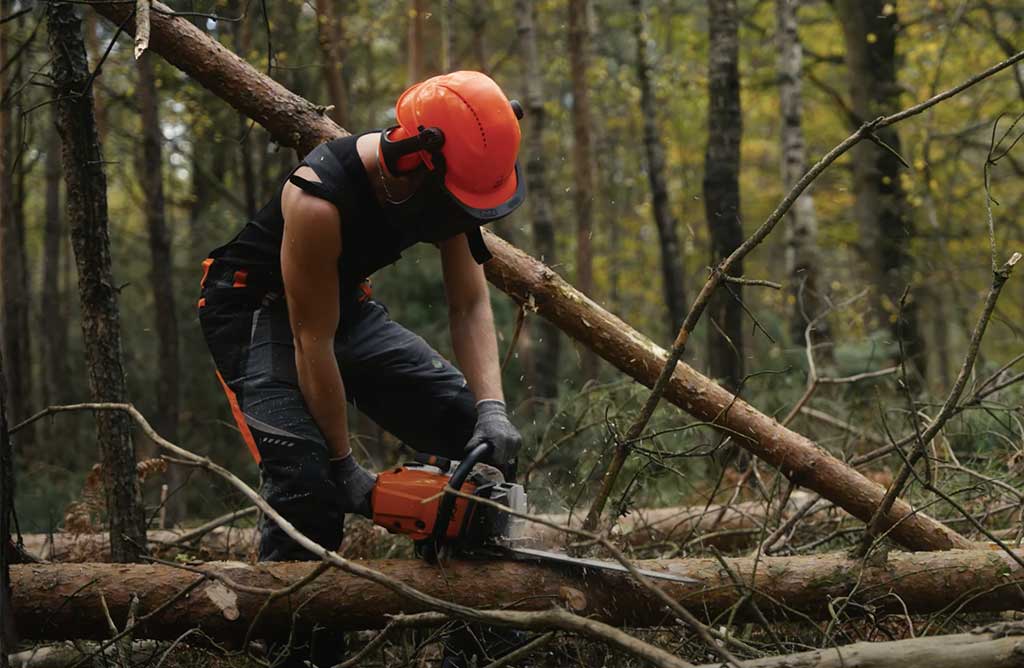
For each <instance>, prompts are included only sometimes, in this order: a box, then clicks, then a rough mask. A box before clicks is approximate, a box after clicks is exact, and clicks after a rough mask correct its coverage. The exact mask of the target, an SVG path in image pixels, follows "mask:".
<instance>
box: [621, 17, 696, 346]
mask: <svg viewBox="0 0 1024 668" xmlns="http://www.w3.org/2000/svg"><path fill="white" fill-rule="evenodd" d="M631 4H632V7H633V13H634V15H635V16H634V23H633V34H634V37H635V39H636V77H637V82H638V83H639V84H640V112H641V116H643V119H644V154H645V156H646V157H647V179H648V181H649V182H650V184H651V203H652V204H653V209H654V224H655V226H656V227H657V228H658V241H659V242H660V246H661V280H662V283H663V291H664V293H665V306H666V307H667V308H668V316H669V322H671V323H672V333H673V334H674V333H675V332H678V331H679V328H680V327H682V326H683V319H684V318H686V291H685V285H684V280H685V279H684V278H683V277H684V272H683V256H682V249H681V248H680V246H679V235H678V234H677V233H676V219H675V217H674V216H673V215H672V210H671V208H670V205H669V201H668V185H667V184H666V183H665V147H664V146H663V145H662V142H661V138H660V135H659V133H658V104H657V102H656V101H655V99H654V90H653V87H652V86H651V76H652V73H651V64H650V60H649V58H648V55H647V16H646V13H645V9H644V3H643V0H631Z"/></svg>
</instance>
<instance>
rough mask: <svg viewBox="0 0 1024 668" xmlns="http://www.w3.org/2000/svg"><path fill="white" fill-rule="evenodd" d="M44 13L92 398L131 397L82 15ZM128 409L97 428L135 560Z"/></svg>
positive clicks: (115, 537) (117, 547) (137, 515)
mask: <svg viewBox="0 0 1024 668" xmlns="http://www.w3.org/2000/svg"><path fill="white" fill-rule="evenodd" d="M46 20H47V28H48V33H49V40H50V53H51V57H52V68H53V82H54V95H55V96H56V100H57V102H56V104H57V114H58V116H57V118H58V122H57V126H58V129H59V131H60V134H61V140H62V143H63V146H62V150H63V158H64V178H65V186H66V189H67V190H66V192H67V216H68V221H69V224H70V226H71V238H72V242H73V245H74V251H75V262H76V264H77V265H78V293H79V298H80V300H81V313H82V340H83V341H84V344H85V357H86V365H87V367H88V372H89V390H90V394H91V396H92V399H93V401H112V402H123V401H125V400H126V390H125V377H124V369H123V368H122V366H121V327H120V322H119V313H118V305H117V288H116V285H115V283H114V278H113V276H112V275H111V271H110V237H109V234H108V231H107V180H106V175H105V174H104V171H103V164H104V163H103V156H102V154H101V152H100V145H99V137H98V135H97V131H96V121H95V118H94V116H93V107H92V91H91V89H90V88H87V87H86V85H85V84H86V83H87V82H88V80H89V67H88V64H87V62H86V57H85V46H84V44H83V43H82V22H81V20H79V18H78V15H77V14H76V12H75V9H74V5H70V4H64V3H56V2H52V3H48V4H47V5H46ZM129 420H130V419H129V417H128V416H127V415H125V414H123V413H119V412H110V411H103V412H99V413H97V414H96V436H97V441H98V442H99V447H100V457H101V462H102V464H103V470H104V483H105V490H106V496H107V509H108V523H109V528H110V550H111V557H112V558H113V560H114V561H123V562H127V561H135V560H137V559H138V557H139V555H140V554H142V553H144V551H145V549H146V533H145V512H144V509H143V507H142V499H141V496H140V493H139V485H138V478H137V476H136V473H135V451H134V448H133V446H132V440H131V429H130V426H131V424H130V421H129Z"/></svg>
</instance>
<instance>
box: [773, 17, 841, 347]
mask: <svg viewBox="0 0 1024 668" xmlns="http://www.w3.org/2000/svg"><path fill="white" fill-rule="evenodd" d="M799 7H800V0H776V2H775V16H776V23H777V26H776V31H775V35H776V43H777V46H778V50H779V106H780V112H781V116H782V185H783V187H784V188H785V189H786V190H789V189H790V188H792V187H793V185H794V184H795V183H796V182H797V181H798V180H799V179H800V177H801V176H803V175H804V172H806V171H807V154H806V149H805V146H804V131H803V127H802V126H801V115H802V114H803V97H802V91H801V89H802V86H801V81H800V76H801V68H802V61H803V47H802V45H801V44H800V34H799V32H798V31H797V20H796V19H797V10H798V9H799ZM786 218H787V221H786V222H787V225H786V274H787V275H788V276H789V294H788V295H787V297H788V299H789V300H790V301H791V310H790V316H789V332H790V337H791V338H792V340H793V342H794V343H795V344H796V345H803V344H804V341H805V339H804V330H805V329H806V327H807V323H808V322H809V321H810V320H813V319H814V318H815V317H817V316H818V315H819V314H820V313H821V312H822V308H823V305H824V299H823V298H822V293H821V290H822V284H823V281H822V278H821V260H820V257H819V253H818V217H817V214H816V213H815V210H814V198H813V197H812V196H811V194H810V193H809V192H805V193H804V194H803V195H801V196H800V197H799V199H797V201H796V202H795V203H794V204H793V208H792V209H790V210H789V213H788V214H787V216H786ZM824 338H828V328H827V325H826V324H825V322H824V320H822V321H821V322H818V323H817V325H816V327H815V332H814V337H813V338H812V339H811V342H812V343H813V342H814V341H816V340H820V339H824Z"/></svg>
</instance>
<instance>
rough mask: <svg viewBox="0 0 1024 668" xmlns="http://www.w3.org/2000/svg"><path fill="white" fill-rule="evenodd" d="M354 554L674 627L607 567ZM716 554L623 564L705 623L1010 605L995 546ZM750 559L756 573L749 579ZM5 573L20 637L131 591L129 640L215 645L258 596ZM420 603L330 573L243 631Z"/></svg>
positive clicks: (220, 570)
mask: <svg viewBox="0 0 1024 668" xmlns="http://www.w3.org/2000/svg"><path fill="white" fill-rule="evenodd" d="M1022 554H1024V552H1022ZM364 563H365V564H366V565H368V566H370V567H372V568H374V569H377V570H379V571H382V572H384V573H387V574H388V575H390V576H391V577H393V578H395V579H398V580H401V581H403V582H407V583H410V584H413V585H414V586H416V587H417V588H418V589H419V590H421V591H423V592H425V593H428V594H431V595H433V596H438V597H443V598H446V599H448V600H451V601H453V602H457V603H460V604H463V605H468V606H473V607H476V608H487V609H494V608H499V607H502V606H514V609H516V610H543V609H547V608H549V607H550V606H552V605H557V604H563V605H568V606H569V607H570V608H571V609H573V610H574V611H575V612H577V613H578V614H580V615H584V616H587V617H589V618H592V619H596V620H600V621H604V622H608V623H612V624H618V625H629V626H660V625H674V624H676V623H677V622H676V620H675V617H674V615H672V614H671V613H669V612H667V611H666V610H665V608H664V606H663V605H661V604H660V603H659V602H658V601H657V600H656V599H655V598H653V597H652V595H651V594H650V593H649V592H648V591H647V590H646V589H644V588H642V587H638V586H637V584H636V583H635V582H633V581H631V580H630V579H629V578H628V577H625V576H622V575H617V574H609V573H603V572H594V571H589V572H586V573H581V572H579V571H577V570H574V569H565V568H561V567H556V566H549V565H542V564H536V563H527V562H514V561H477V562H468V561H460V562H449V563H446V564H445V565H444V567H443V568H438V567H436V566H431V565H428V564H426V563H424V562H422V561H414V560H382V561H371V562H364ZM725 563H727V564H728V566H729V569H730V570H731V571H732V573H731V574H730V573H728V572H725V571H724V569H723V568H722V566H721V564H720V563H719V562H718V561H717V560H713V559H678V560H662V561H656V560H651V561H639V562H637V565H638V566H641V567H643V568H649V569H652V570H663V571H669V572H673V573H677V574H680V575H686V576H690V577H694V578H698V579H700V580H701V582H702V585H683V584H676V583H671V582H659V583H658V586H660V587H662V588H663V589H664V591H665V592H666V593H668V594H669V595H671V596H673V597H674V598H675V599H676V600H678V601H679V602H680V603H681V604H682V605H684V606H686V607H687V608H689V609H690V610H691V611H692V612H693V613H694V614H695V615H697V616H698V617H700V618H702V619H706V620H708V621H709V622H713V621H715V620H717V619H719V618H721V617H722V616H723V615H725V614H727V613H728V612H730V609H731V608H732V607H734V606H736V605H737V604H738V603H740V602H741V601H742V600H745V596H746V595H747V594H749V593H750V592H751V591H753V592H755V593H754V594H753V600H754V601H756V603H757V605H758V606H759V607H760V609H761V611H763V612H764V614H765V615H766V616H767V617H768V618H769V619H772V620H773V621H778V622H781V621H786V620H791V621H802V622H804V621H806V620H807V619H808V618H810V619H830V618H831V616H832V615H833V614H837V615H839V616H840V618H841V617H843V616H844V611H845V614H849V615H858V614H863V612H864V611H865V610H870V611H871V612H872V614H874V615H875V616H876V617H878V616H880V615H883V614H885V613H893V614H897V615H903V614H904V610H905V609H906V610H910V611H912V612H913V613H914V614H928V613H932V612H935V611H938V610H947V611H949V612H951V613H952V612H959V611H967V610H971V611H995V610H1019V609H1022V608H1024V599H1022V598H1021V596H1020V593H1019V587H1020V585H1021V584H1024V571H1021V569H1020V568H1019V567H1018V566H1017V565H1016V564H1015V562H1013V560H1011V559H1010V558H1009V557H1008V556H1007V555H1006V554H1003V553H1001V552H995V551H991V550H964V551H959V550H957V551H947V552H933V553H929V554H923V553H918V554H911V553H894V554H892V555H890V558H889V560H888V562H887V563H886V564H885V565H883V566H867V567H862V562H859V561H851V560H849V559H847V558H846V557H845V556H844V555H818V556H810V557H763V558H761V559H760V561H755V560H754V559H750V558H735V559H733V558H726V559H725ZM315 567H316V564H311V563H262V564H257V565H255V566H250V565H246V564H242V563H238V562H214V563H208V564H204V565H202V566H201V568H202V569H203V570H204V571H207V572H209V573H213V574H221V575H223V576H225V577H228V578H230V579H231V580H233V581H234V582H235V583H238V584H240V585H245V586H250V587H253V586H255V587H264V588H280V587H284V586H286V585H288V584H289V583H293V582H296V581H298V580H300V579H301V578H302V577H303V576H305V575H307V574H308V573H309V572H310V571H311V570H313V569H314V568H315ZM755 569H756V574H757V575H756V581H754V582H751V578H752V575H751V574H752V572H753V571H754V570H755ZM733 577H735V578H737V580H738V581H739V582H740V586H737V585H736V584H734V582H733ZM12 580H13V588H14V597H13V608H14V614H15V620H16V623H17V626H18V630H19V632H20V634H21V637H23V638H26V639H40V640H41V639H53V640H60V639H67V638H105V637H108V634H109V629H108V626H107V621H106V618H105V617H104V615H103V611H102V607H101V605H100V602H99V597H100V594H102V595H103V597H104V599H105V601H106V604H107V606H108V608H109V609H110V612H111V615H112V616H113V619H114V621H115V622H116V623H117V624H123V622H124V620H125V618H126V616H127V613H128V606H129V603H130V601H131V598H132V596H138V597H139V615H140V616H142V615H146V614H148V613H151V612H152V611H154V610H156V609H157V608H158V607H159V606H161V605H164V604H167V603H168V602H169V601H172V602H171V603H170V604H168V605H167V606H166V608H164V609H163V610H161V611H160V612H159V613H157V614H154V615H153V617H152V618H149V619H147V620H146V622H145V623H144V624H142V625H141V626H140V628H138V629H136V631H135V632H134V637H135V638H154V639H172V638H175V637H177V636H178V635H180V634H181V633H184V632H185V631H186V630H188V629H190V628H195V627H199V628H201V630H202V631H203V632H204V633H207V634H209V635H210V636H211V637H212V638H214V639H216V640H217V641H220V642H237V641H238V640H240V639H241V638H243V637H244V636H245V633H246V630H247V629H248V627H249V626H250V624H251V623H252V622H253V620H254V618H255V616H256V612H257V611H258V610H259V608H260V607H261V606H262V605H263V603H264V601H265V600H266V596H265V595H262V594H253V593H246V592H244V591H235V590H232V589H230V588H229V587H228V586H226V585H225V584H224V583H223V582H221V581H218V580H216V579H213V578H206V577H204V576H203V575H199V574H197V573H194V572H190V571H186V570H182V569H177V568H171V567H167V566H161V565H138V564H132V565H121V564H25V565H18V566H14V567H13V568H12ZM190 586H192V587H193V588H192V589H191V590H189V587H190ZM185 594H187V595H185ZM176 597H177V598H176ZM842 601H848V602H849V603H850V605H849V606H848V607H847V606H846V604H845V603H843V602H842ZM830 605H831V606H832V609H831V610H830ZM904 605H905V606H906V608H904ZM300 606H301V607H300ZM421 610H422V608H421V607H419V606H418V605H417V604H415V603H412V602H410V601H409V600H408V599H406V598H404V597H402V596H400V595H398V594H395V593H394V592H393V591H391V590H389V589H385V588H383V587H381V586H380V585H377V584H374V583H372V582H369V581H367V580H365V579H362V578H359V577H356V576H352V575H348V574H346V573H343V572H341V571H338V570H331V571H329V572H326V573H324V574H323V575H321V576H320V577H319V578H317V579H316V580H314V581H313V582H312V583H311V584H309V585H307V586H306V587H305V588H304V589H302V590H301V591H299V592H298V593H294V594H292V595H290V596H289V597H282V598H279V599H277V600H275V601H274V602H273V603H271V604H270V605H269V606H268V607H267V609H266V612H265V613H264V615H263V616H262V617H261V618H260V621H259V623H258V629H257V630H258V632H259V633H260V634H263V635H271V636H274V635H277V636H280V635H282V634H287V633H288V630H289V628H290V626H291V624H292V621H293V620H292V617H293V615H295V616H296V618H295V623H298V624H300V625H308V624H311V623H312V622H314V621H315V622H316V623H319V624H323V625H327V626H333V627H338V628H345V629H367V628H378V627H381V626H383V625H385V624H386V623H387V621H388V616H389V615H394V614H398V613H413V612H419V611H421ZM297 611H298V612H297ZM735 619H736V621H742V620H747V621H752V620H753V619H754V614H753V613H752V610H751V608H750V607H749V605H748V604H744V605H743V607H741V608H740V609H739V610H737V614H736V617H735Z"/></svg>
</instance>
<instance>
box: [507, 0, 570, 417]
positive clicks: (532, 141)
mask: <svg viewBox="0 0 1024 668" xmlns="http://www.w3.org/2000/svg"><path fill="white" fill-rule="evenodd" d="M535 13H536V10H535V6H534V2H533V0H516V18H517V22H518V32H519V44H520V51H521V53H522V54H523V58H524V61H525V67H524V70H523V74H524V81H523V90H524V91H525V93H526V99H525V104H526V117H525V118H524V119H523V121H524V123H525V124H526V151H525V153H526V156H525V158H524V159H523V160H521V163H522V164H523V166H525V168H526V169H525V171H526V186H527V190H528V191H529V193H530V196H529V198H528V200H527V201H528V203H529V206H530V217H531V220H532V231H533V244H534V249H535V252H536V253H537V256H538V257H540V258H541V261H542V262H545V263H546V264H555V263H556V258H555V225H554V222H553V221H552V219H551V191H550V190H549V188H548V178H549V176H548V174H547V157H546V156H545V154H544V126H545V123H546V121H547V114H546V113H545V111H544V93H543V88H542V83H543V78H542V77H541V73H540V61H539V59H538V56H537V28H536V21H535ZM533 340H534V350H535V352H534V355H533V360H534V370H533V372H532V373H531V376H532V377H533V378H534V379H535V385H534V393H535V394H536V396H538V397H542V398H545V399H553V398H555V397H557V396H558V378H559V375H558V360H559V356H560V354H561V347H562V335H561V332H559V331H558V328H557V327H555V326H554V325H553V324H551V323H550V322H548V321H547V320H540V321H539V322H537V323H536V325H535V327H534V335H533Z"/></svg>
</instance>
